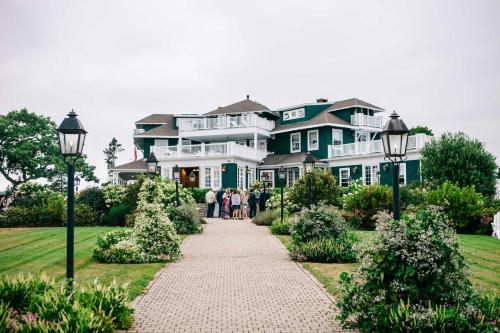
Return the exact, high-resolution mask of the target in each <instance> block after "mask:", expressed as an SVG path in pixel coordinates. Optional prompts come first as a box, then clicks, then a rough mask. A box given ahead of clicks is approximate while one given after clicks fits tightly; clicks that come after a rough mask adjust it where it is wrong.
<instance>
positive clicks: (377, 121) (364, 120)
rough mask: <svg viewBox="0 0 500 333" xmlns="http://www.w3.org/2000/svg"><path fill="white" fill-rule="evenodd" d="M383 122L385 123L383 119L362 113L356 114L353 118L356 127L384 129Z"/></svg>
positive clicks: (352, 121)
mask: <svg viewBox="0 0 500 333" xmlns="http://www.w3.org/2000/svg"><path fill="white" fill-rule="evenodd" d="M383 121H384V119H383V117H380V116H367V115H365V114H362V113H356V114H354V115H352V116H351V124H353V125H356V126H366V127H375V128H382V126H383Z"/></svg>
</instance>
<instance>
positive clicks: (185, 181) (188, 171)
mask: <svg viewBox="0 0 500 333" xmlns="http://www.w3.org/2000/svg"><path fill="white" fill-rule="evenodd" d="M192 174H194V179H193V181H192V180H191V179H190V178H191V177H189V176H190V175H191V176H192ZM181 184H182V186H183V187H185V188H191V187H200V170H199V168H181Z"/></svg>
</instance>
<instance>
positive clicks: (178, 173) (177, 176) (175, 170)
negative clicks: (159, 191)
mask: <svg viewBox="0 0 500 333" xmlns="http://www.w3.org/2000/svg"><path fill="white" fill-rule="evenodd" d="M173 174H174V180H175V200H176V205H177V207H179V206H180V204H181V203H180V200H179V179H180V178H181V171H180V169H179V166H178V165H177V164H176V165H175V166H174V168H173Z"/></svg>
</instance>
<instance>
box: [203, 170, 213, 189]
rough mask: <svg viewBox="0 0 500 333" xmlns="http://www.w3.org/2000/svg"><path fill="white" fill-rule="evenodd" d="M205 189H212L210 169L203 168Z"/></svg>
mask: <svg viewBox="0 0 500 333" xmlns="http://www.w3.org/2000/svg"><path fill="white" fill-rule="evenodd" d="M205 187H206V188H210V187H212V168H205Z"/></svg>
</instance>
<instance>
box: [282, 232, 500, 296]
mask: <svg viewBox="0 0 500 333" xmlns="http://www.w3.org/2000/svg"><path fill="white" fill-rule="evenodd" d="M356 233H357V234H358V236H359V238H360V239H361V242H362V246H369V243H370V241H371V240H373V239H374V238H375V237H376V233H375V232H372V231H357V232H356ZM277 237H278V238H279V239H280V240H281V242H282V243H283V244H284V245H285V246H287V247H288V246H290V244H291V238H290V236H277ZM459 241H460V249H461V251H462V253H463V255H464V256H465V261H466V262H467V264H468V266H469V272H470V273H471V281H472V283H473V284H474V286H476V287H477V288H480V289H483V290H493V291H494V292H495V293H496V294H497V295H500V240H497V239H495V238H493V237H490V236H479V235H459ZM303 266H304V267H305V268H306V269H307V270H308V271H309V272H311V273H312V274H313V275H314V276H315V277H316V278H317V279H318V280H319V281H320V282H321V283H322V284H323V285H324V286H325V288H326V289H327V290H328V292H330V293H331V294H332V295H338V289H337V287H338V281H339V276H340V273H342V272H351V271H352V270H353V269H355V268H356V267H357V266H358V264H321V263H310V262H306V263H303Z"/></svg>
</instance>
